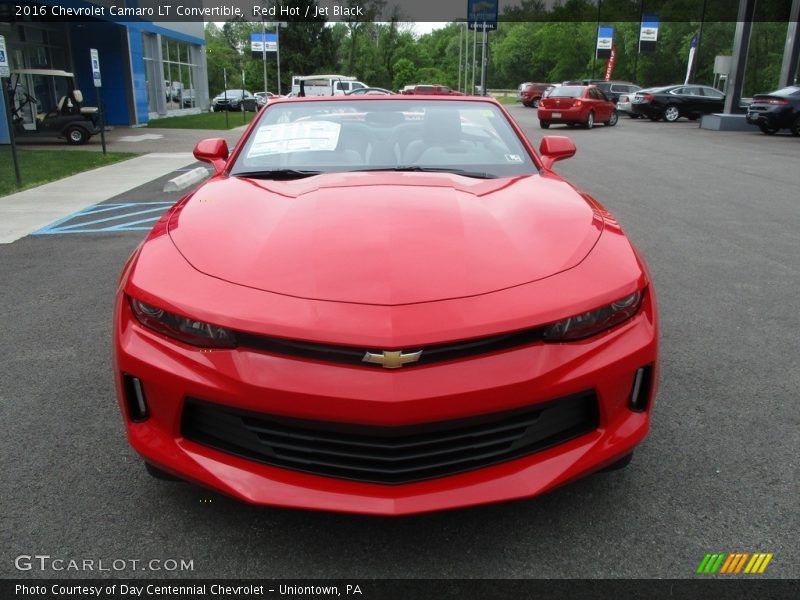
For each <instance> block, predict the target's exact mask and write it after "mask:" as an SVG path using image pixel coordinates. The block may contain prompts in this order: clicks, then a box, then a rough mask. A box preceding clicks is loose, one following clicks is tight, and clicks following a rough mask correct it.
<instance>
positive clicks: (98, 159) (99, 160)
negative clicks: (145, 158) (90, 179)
mask: <svg viewBox="0 0 800 600" xmlns="http://www.w3.org/2000/svg"><path fill="white" fill-rule="evenodd" d="M134 156H139V155H138V154H133V153H131V152H109V153H108V154H103V153H102V152H97V151H94V150H70V151H64V150H26V149H24V148H19V147H18V148H17V157H18V158H19V170H20V175H21V176H22V187H21V188H17V180H16V177H15V176H14V161H13V159H12V157H11V146H0V196H5V195H7V194H12V193H14V192H19V191H20V190H24V189H28V188H32V187H35V186H37V185H42V184H43V183H48V182H50V181H56V180H57V179H62V178H64V177H68V176H69V175H75V173H80V172H81V171H88V170H89V169H95V168H97V167H104V166H106V165H110V164H113V163H115V162H119V161H121V160H125V159H128V158H133V157H134ZM76 193H80V190H76Z"/></svg>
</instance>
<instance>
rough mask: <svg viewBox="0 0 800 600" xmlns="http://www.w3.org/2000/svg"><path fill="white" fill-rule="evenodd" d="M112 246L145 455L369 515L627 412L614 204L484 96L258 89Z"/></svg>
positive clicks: (125, 406) (422, 506)
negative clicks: (230, 125) (259, 104)
mask: <svg viewBox="0 0 800 600" xmlns="http://www.w3.org/2000/svg"><path fill="white" fill-rule="evenodd" d="M194 152H195V156H196V157H197V158H198V159H200V160H203V161H207V162H209V163H211V164H212V165H213V167H214V169H215V171H216V173H215V174H214V176H213V177H212V178H211V179H210V180H209V181H208V182H206V183H205V184H204V185H202V186H201V187H199V188H198V189H197V190H196V191H194V192H193V193H191V194H189V195H188V196H187V197H185V198H183V199H182V200H180V201H179V202H178V203H177V204H176V205H175V206H174V207H173V208H171V209H170V210H169V211H168V212H167V213H166V214H165V215H164V216H163V218H162V219H161V220H160V221H159V222H158V224H157V225H156V226H155V228H154V229H153V231H152V232H151V233H150V235H149V236H148V237H147V239H146V240H145V241H144V242H143V243H142V244H141V245H140V246H139V247H138V248H137V249H136V251H135V252H134V253H133V255H132V256H131V258H130V259H129V260H128V262H127V263H126V265H125V267H124V270H123V273H122V277H121V280H120V284H119V290H118V296H117V301H116V310H115V317H114V319H115V324H114V354H115V372H116V382H117V392H118V397H119V405H120V408H121V410H122V414H123V418H124V420H125V425H126V428H127V434H128V439H129V441H130V443H131V445H132V446H133V448H134V449H135V450H136V451H137V452H138V453H139V454H140V455H141V456H142V458H143V459H144V461H145V463H146V465H147V467H148V470H149V471H150V472H151V473H152V474H154V475H156V476H161V477H169V476H172V477H178V478H181V479H185V480H188V481H191V482H195V483H197V484H201V485H203V486H207V487H210V488H213V489H216V490H218V491H220V492H223V493H225V494H229V495H231V496H234V497H236V498H239V499H241V500H244V501H247V502H252V503H258V504H266V505H279V506H290V507H298V508H308V509H320V510H331V511H346V512H354V513H371V514H384V515H402V514H410V513H419V512H425V511H433V510H440V509H448V508H454V507H461V506H469V505H476V504H482V503H489V502H496V501H501V500H510V499H514V498H523V497H529V496H535V495H537V494H540V493H542V492H545V491H547V490H550V489H553V488H554V487H556V486H559V485H562V484H564V483H566V482H568V481H571V480H574V479H576V478H578V477H581V476H584V475H587V474H589V473H592V472H594V471H598V470H602V469H606V468H615V467H620V466H623V465H625V464H627V462H628V461H629V460H630V456H631V453H632V452H633V450H634V448H635V447H636V445H637V444H639V443H640V442H641V441H642V440H643V439H644V437H645V436H646V434H647V432H648V428H649V420H650V413H651V409H652V406H653V396H654V392H655V383H656V380H657V368H658V341H657V338H658V329H657V318H656V306H655V298H654V295H653V289H652V285H651V281H650V277H649V275H648V272H647V268H646V266H645V264H644V261H643V260H642V258H641V257H640V256H639V254H638V253H637V251H636V249H635V248H634V247H633V246H632V245H631V243H630V241H629V240H628V239H627V238H626V236H625V234H624V233H623V231H622V229H621V228H620V226H619V224H618V223H617V222H616V220H615V219H614V217H613V216H612V215H611V214H610V213H609V212H608V211H607V210H606V209H605V208H604V207H603V206H602V205H601V204H600V203H598V202H597V201H596V200H595V199H593V198H592V197H591V196H589V195H588V194H586V193H585V192H583V191H580V190H578V189H576V188H575V187H573V186H572V185H571V184H569V183H567V182H566V181H564V180H563V179H561V178H560V177H558V176H557V175H555V174H554V173H553V172H552V171H551V167H552V165H553V162H554V161H556V160H559V159H563V158H567V157H570V156H572V155H573V154H574V153H575V146H574V145H573V143H572V142H571V141H570V140H569V139H568V138H564V137H545V138H543V139H542V140H541V145H540V150H539V153H538V154H537V153H536V152H535V151H534V149H533V148H532V147H531V146H530V144H529V142H528V140H527V139H526V137H525V135H524V134H523V133H522V132H521V130H520V129H519V127H518V126H517V125H516V124H515V123H514V122H513V121H512V119H511V118H510V117H509V115H508V114H507V113H506V112H505V110H504V109H503V108H502V107H501V106H500V105H499V104H497V103H496V102H494V101H493V100H489V99H484V98H461V99H453V98H452V97H431V96H425V97H422V96H365V97H363V98H353V97H341V98H339V97H337V98H329V97H314V98H300V99H286V100H284V99H279V100H275V101H274V102H270V104H269V105H268V106H267V107H266V108H264V110H262V111H261V113H260V114H259V115H258V116H257V118H256V119H255V121H254V122H253V124H252V125H251V126H250V128H249V129H248V130H247V132H246V133H245V134H244V135H243V137H242V139H241V141H240V142H239V143H238V144H237V146H236V147H235V148H234V149H233V151H232V152H230V153H229V152H228V148H227V146H226V144H225V142H224V141H223V140H221V139H211V140H205V141H202V142H200V143H199V144H198V145H197V147H196V148H195V151H194Z"/></svg>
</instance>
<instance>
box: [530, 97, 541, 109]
mask: <svg viewBox="0 0 800 600" xmlns="http://www.w3.org/2000/svg"><path fill="white" fill-rule="evenodd" d="M531 106H533V108H539V98H534V99H533V102H532V103H531Z"/></svg>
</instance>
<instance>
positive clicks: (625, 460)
mask: <svg viewBox="0 0 800 600" xmlns="http://www.w3.org/2000/svg"><path fill="white" fill-rule="evenodd" d="M631 460H633V452H631V453H630V454H626V455H625V456H623V457H622V458H620V459H619V460H618V461H616V462H613V463H611V464H610V465H608V466H607V467H606V468H604V469H602V471H601V472H602V473H607V472H608V471H619V470H620V469H624V468H625V467H627V466H628V465H629V464H631Z"/></svg>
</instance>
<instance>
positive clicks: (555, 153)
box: [539, 135, 576, 171]
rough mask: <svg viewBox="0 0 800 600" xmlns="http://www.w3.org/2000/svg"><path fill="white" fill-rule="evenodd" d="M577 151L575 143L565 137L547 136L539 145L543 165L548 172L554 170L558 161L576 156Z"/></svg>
mask: <svg viewBox="0 0 800 600" xmlns="http://www.w3.org/2000/svg"><path fill="white" fill-rule="evenodd" d="M575 151H576V149H575V143H574V142H573V141H572V140H571V139H569V138H568V137H565V136H563V135H546V136H544V137H543V138H542V141H541V142H540V143H539V154H540V155H541V157H542V164H543V165H544V168H545V169H547V170H548V171H549V170H550V169H552V168H553V163H554V162H556V161H557V160H564V159H565V158H570V157H572V156H575Z"/></svg>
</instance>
